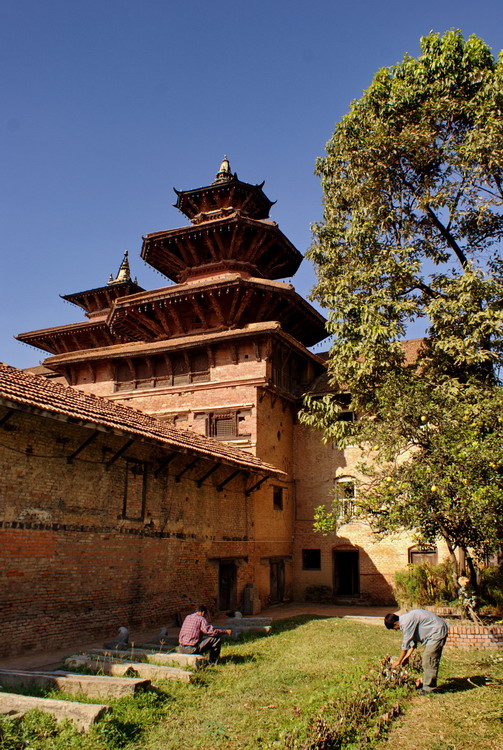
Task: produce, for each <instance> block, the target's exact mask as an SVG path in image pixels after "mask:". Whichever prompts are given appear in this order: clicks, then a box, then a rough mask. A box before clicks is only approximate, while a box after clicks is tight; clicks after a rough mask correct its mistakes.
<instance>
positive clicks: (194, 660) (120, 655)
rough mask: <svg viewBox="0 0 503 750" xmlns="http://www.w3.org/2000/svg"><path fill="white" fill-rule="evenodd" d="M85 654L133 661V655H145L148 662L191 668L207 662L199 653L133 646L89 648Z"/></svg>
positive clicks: (201, 665) (200, 667)
mask: <svg viewBox="0 0 503 750" xmlns="http://www.w3.org/2000/svg"><path fill="white" fill-rule="evenodd" d="M86 653H87V654H99V655H100V656H105V657H107V656H108V657H113V658H114V659H121V660H122V659H129V660H130V661H134V657H136V658H137V659H138V658H139V657H141V656H142V657H145V660H146V661H147V662H148V663H149V664H178V666H180V667H192V668H193V669H196V670H197V669H202V667H204V666H205V665H206V664H207V661H206V659H205V658H204V656H201V655H200V654H179V653H177V652H176V651H171V652H162V651H154V650H152V649H143V648H134V649H130V650H129V651H119V652H116V651H113V652H110V650H106V649H102V648H101V649H100V648H91V649H89V650H88V651H86Z"/></svg>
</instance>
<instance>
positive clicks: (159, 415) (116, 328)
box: [17, 158, 436, 609]
mask: <svg viewBox="0 0 503 750" xmlns="http://www.w3.org/2000/svg"><path fill="white" fill-rule="evenodd" d="M263 186H264V183H262V184H258V185H252V184H249V183H246V182H242V181H241V180H239V179H238V177H237V175H236V174H234V173H233V172H232V171H231V168H230V164H229V161H228V159H227V158H224V160H223V161H222V163H221V165H220V168H219V170H218V172H217V174H216V176H215V179H214V181H213V182H212V183H211V184H209V185H207V186H205V187H198V188H195V189H192V190H176V191H175V192H176V196H177V198H176V203H175V207H176V208H177V209H178V210H179V211H181V212H182V214H183V215H184V216H185V217H187V219H188V221H189V223H188V224H187V225H185V226H182V227H180V228H177V229H168V230H163V231H158V232H153V233H150V234H147V235H145V236H144V238H143V245H142V249H141V257H142V258H143V260H144V261H145V262H146V263H148V264H150V265H151V266H152V267H153V268H155V269H156V270H157V271H158V272H159V273H160V274H161V275H163V276H165V277H166V279H167V280H169V283H167V284H166V285H165V286H162V287H161V288H159V289H154V290H149V291H147V290H145V289H142V288H141V287H140V286H138V284H137V282H136V280H134V281H133V280H132V278H131V273H130V268H129V260H128V255H127V253H126V254H125V256H124V259H123V261H122V264H121V266H120V269H119V272H118V273H117V275H116V276H113V275H112V276H111V277H110V279H109V281H108V283H106V284H105V285H103V286H100V287H97V288H95V289H90V290H87V291H83V292H76V293H73V294H66V295H64V297H63V298H64V299H65V300H67V301H68V302H70V303H72V304H74V305H77V306H78V307H80V308H82V309H83V310H84V312H85V316H86V320H84V321H82V322H80V323H73V324H70V325H64V326H57V327H53V328H46V329H43V330H37V331H31V332H28V333H22V334H20V335H19V336H18V337H17V338H18V339H19V340H20V341H23V342H25V343H28V344H31V345H33V346H36V347H38V348H40V349H43V350H44V351H45V352H47V353H48V355H49V356H48V357H47V358H46V359H45V360H44V361H43V366H44V367H43V370H44V372H45V373H47V374H48V376H49V377H51V378H52V379H53V380H54V379H56V380H58V379H59V380H60V381H61V382H62V383H65V384H67V385H70V386H73V387H74V388H77V389H79V390H81V391H84V392H85V393H87V394H94V395H95V396H99V397H102V398H104V399H106V400H107V401H111V402H118V404H117V405H118V406H119V405H126V406H130V407H133V408H134V409H136V410H138V411H140V412H143V413H144V414H147V415H149V417H154V418H156V419H157V420H162V421H164V422H166V423H167V424H168V425H169V426H170V428H171V427H175V428H177V430H184V431H187V435H192V436H194V433H196V434H197V435H198V440H200V439H201V438H202V439H203V441H204V440H207V441H213V443H214V441H215V439H216V440H218V441H220V443H219V444H220V445H221V444H222V443H223V444H224V445H225V446H227V450H235V449H239V450H238V451H236V453H239V454H240V455H241V456H242V455H243V454H242V453H241V452H242V451H245V452H248V454H252V455H253V456H254V460H258V461H261V462H262V463H263V464H264V465H265V464H266V463H267V466H268V467H269V469H267V471H264V473H263V476H262V477H261V478H260V479H259V480H257V479H256V478H255V479H254V480H253V484H250V485H246V487H245V492H244V496H243V497H244V500H243V498H242V500H241V501H240V502H243V503H245V504H246V508H247V510H246V514H245V515H246V517H247V518H248V517H249V518H250V522H249V526H247V531H246V533H244V532H243V530H242V532H241V536H240V537H239V540H238V536H237V535H236V536H235V537H234V535H233V534H229V532H228V526H229V524H230V525H232V520H231V516H228V517H226V521H227V527H226V530H225V531H223V526H222V525H221V527H222V528H221V529H220V532H221V533H220V532H219V533H220V536H221V538H220V537H219V536H218V534H217V536H215V534H214V533H213V531H208V534H209V537H208V538H210V537H211V539H212V540H213V542H214V544H215V545H216V546H217V547H218V545H221V546H222V552H221V553H220V554H218V553H215V552H210V550H209V549H206V547H205V546H204V545H206V542H201V544H202V545H203V546H202V548H201V549H202V551H201V552H200V553H199V552H198V556H199V555H200V557H201V558H202V559H203V558H205V557H206V563H205V564H206V565H213V564H215V565H217V566H218V571H219V572H218V590H219V595H218V597H217V601H218V602H219V606H220V609H224V608H225V607H228V608H230V607H231V606H234V604H235V603H237V600H236V591H237V592H238V594H237V596H238V597H239V596H240V595H241V594H239V591H240V590H241V589H240V586H241V588H242V587H243V585H244V584H245V583H246V582H247V581H250V582H252V584H253V586H254V587H255V590H256V592H257V596H258V597H259V599H260V602H261V606H265V605H266V604H270V603H275V602H281V601H283V600H284V599H285V598H292V597H293V598H296V599H298V600H299V599H303V598H304V597H305V596H306V595H307V594H308V592H309V590H310V589H311V588H314V589H316V590H317V591H318V593H319V591H320V590H321V589H323V590H324V591H325V593H326V592H328V595H329V596H334V597H349V598H350V599H351V600H352V601H354V600H358V601H361V600H366V601H370V600H372V601H374V602H392V601H393V593H392V587H391V581H392V578H393V573H394V571H395V570H396V569H397V568H402V567H404V566H405V565H406V564H407V563H408V562H410V561H411V559H412V556H413V554H416V552H417V551H416V552H414V547H413V545H412V543H411V542H410V540H409V539H408V537H406V536H404V535H402V536H400V535H397V536H396V538H394V539H392V540H391V541H387V540H383V541H378V542H376V541H375V537H374V535H373V534H372V532H371V530H370V529H369V528H368V527H367V526H366V525H365V524H363V523H362V522H358V521H356V520H355V521H354V522H353V521H351V522H349V523H348V524H345V525H343V526H341V527H339V528H338V529H337V532H334V533H333V534H331V535H328V536H327V537H322V536H321V535H319V534H317V533H315V532H314V531H313V518H314V515H315V508H317V507H318V506H319V505H320V504H322V503H327V504H328V503H330V502H331V500H332V499H333V497H334V493H335V495H336V496H337V497H338V498H339V499H342V500H343V502H344V504H345V507H346V508H347V507H352V505H353V504H354V502H355V497H356V494H355V493H356V486H357V484H358V482H359V481H360V478H361V475H360V472H359V468H358V464H359V461H360V458H361V453H360V451H359V449H358V447H357V446H348V448H346V449H338V448H337V447H336V446H335V445H332V444H324V443H323V442H322V440H321V437H320V435H319V434H318V433H316V432H314V431H313V430H311V429H310V428H308V427H307V426H305V425H302V424H299V423H298V420H297V413H298V409H299V406H300V404H301V397H302V394H303V393H305V392H306V391H307V390H309V391H310V392H318V393H319V394H320V395H322V394H324V393H327V392H329V390H330V386H329V385H328V384H327V382H326V378H324V376H325V374H326V358H324V357H321V356H317V355H316V354H314V353H313V352H312V351H310V348H311V347H312V346H313V345H315V344H317V343H318V342H320V341H322V340H323V339H325V337H326V335H327V333H326V328H325V322H326V321H325V319H324V318H323V316H322V315H320V314H319V313H318V312H317V311H316V310H315V309H314V308H313V307H312V306H311V305H310V304H309V303H308V302H306V300H304V299H303V298H302V297H301V296H300V295H299V294H297V292H296V291H295V289H294V287H293V286H292V284H290V283H287V282H285V279H288V278H290V277H291V276H292V275H293V274H295V272H296V271H297V269H298V268H299V265H300V263H301V261H302V256H301V254H300V253H299V251H298V250H297V249H296V248H295V247H294V246H293V245H292V243H291V242H290V241H289V240H288V239H287V237H286V236H285V235H284V234H283V233H282V232H281V230H280V229H279V227H278V225H277V224H276V222H274V221H273V220H271V219H270V218H269V212H270V210H271V207H272V206H273V205H274V204H273V202H272V201H271V200H269V198H268V197H267V196H266V195H265V193H264V191H263ZM38 369H39V370H40V368H38ZM340 396H341V399H342V400H343V399H344V394H340ZM346 396H347V394H346ZM353 417H354V415H353V414H352V412H349V411H348V412H347V413H346V414H344V415H342V418H348V419H352V418H353ZM187 440H189V438H188V437H187ZM208 444H210V442H208ZM173 455H174V454H173ZM171 458H172V457H168V458H167V459H166V462H165V463H164V464H163V466H168V462H169V461H171ZM198 461H199V459H198V458H197V457H195V458H194V459H193V460H191V461H189V462H188V463H185V464H184V465H183V466H177V465H176V461H174V464H170V465H169V466H170V468H171V469H172V471H171V473H170V474H169V482H172V481H174V482H175V485H170V486H171V490H170V491H172V492H175V494H176V486H177V485H176V483H177V482H180V480H181V479H182V477H183V481H184V482H187V481H188V482H189V483H190V482H191V481H193V484H194V487H196V489H197V488H200V487H201V484H202V482H203V480H204V481H210V480H213V479H215V477H216V476H219V477H220V475H219V474H218V472H219V471H220V470H221V468H220V467H221V464H220V463H219V462H218V461H216V462H215V464H214V465H213V466H212V467H210V468H208V469H206V468H205V469H204V471H203V470H202V469H201V466H200V464H198ZM173 466H175V468H174V469H173ZM271 467H273V468H272V469H271ZM202 471H203V473H202V474H201V472H202ZM240 472H241V473H240ZM243 476H244V475H243V470H240V469H236V470H235V471H234V470H233V471H232V472H231V473H230V474H228V475H226V476H225V478H223V479H222V478H219V479H218V481H217V483H216V489H215V492H217V493H218V492H220V491H221V490H222V488H223V487H224V486H225V488H226V492H227V491H229V493H232V491H233V487H235V488H237V483H238V482H241V483H242V481H243ZM215 481H216V480H215ZM233 483H234V484H233ZM173 487H174V488H175V490H174V489H173ZM236 493H237V489H236ZM196 495H197V493H195V494H194V497H193V498H192V500H193V501H194V498H196ZM237 497H238V495H237V494H236V496H235V498H236V503H237V502H238V500H237ZM190 499H191V498H189V497H186V498H177V502H178V503H182V501H183V502H185V501H187V503H188V502H189V501H190ZM196 502H197V500H196ZM187 507H189V506H188V505H187ZM211 508H212V503H211V502H209V503H208V504H207V505H206V506H201V514H202V515H203V516H204V518H207V517H210V516H211V512H212V511H211ZM226 512H227V511H226ZM228 512H230V507H228ZM205 514H206V515H205ZM177 518H178V517H177ZM183 518H184V516H183V513H182V512H181V511H180V516H179V523H180V524H183V523H184V522H185V521H183ZM213 520H214V519H212V522H213ZM246 524H248V521H246ZM208 528H209V527H208ZM212 528H213V527H212ZM140 531H141V533H143V531H142V530H141V529H140ZM140 531H139V533H140ZM177 533H178V532H177ZM180 533H182V532H180ZM213 542H212V543H213ZM224 544H225V545H227V551H226V552H225V553H224V551H223V549H224V548H223V545H224ZM233 545H234V546H233ZM187 549H188V548H187ZM198 549H199V548H198ZM246 549H248V550H250V553H249V554H248V553H245V552H244V551H243V550H246ZM233 550H235V551H233ZM251 550H252V551H251ZM187 554H188V552H187ZM435 554H436V553H435ZM212 561H213V562H212ZM240 565H243V566H244V567H243V568H242V571H241V573H240V574H239V575H238V568H239V566H240ZM245 569H246V576H247V578H246V580H245V574H244V572H243V571H244V570H245ZM236 581H238V585H237V587H236ZM320 587H321V588H320ZM232 592H234V594H233V593H232Z"/></svg>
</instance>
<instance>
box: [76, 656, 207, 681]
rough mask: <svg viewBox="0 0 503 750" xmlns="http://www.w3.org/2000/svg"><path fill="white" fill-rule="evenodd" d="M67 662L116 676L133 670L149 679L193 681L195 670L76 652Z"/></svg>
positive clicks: (137, 674) (138, 675)
mask: <svg viewBox="0 0 503 750" xmlns="http://www.w3.org/2000/svg"><path fill="white" fill-rule="evenodd" d="M65 664H66V666H67V667H69V668H70V669H75V668H76V667H87V668H88V669H91V670H92V671H93V672H99V673H103V674H107V675H112V676H114V677H125V676H127V674H129V673H131V672H133V673H134V674H135V676H137V677H143V678H145V679H147V680H180V681H181V682H192V678H193V677H194V673H193V672H186V671H185V670H183V669H178V668H177V667H164V666H159V665H157V664H145V663H144V662H140V661H136V662H135V661H127V660H126V661H124V660H123V659H107V658H106V657H105V658H104V657H101V656H98V655H96V658H94V659H93V658H90V657H89V656H86V655H82V654H76V655H74V656H69V657H68V658H67V659H65Z"/></svg>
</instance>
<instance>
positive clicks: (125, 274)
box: [108, 250, 131, 284]
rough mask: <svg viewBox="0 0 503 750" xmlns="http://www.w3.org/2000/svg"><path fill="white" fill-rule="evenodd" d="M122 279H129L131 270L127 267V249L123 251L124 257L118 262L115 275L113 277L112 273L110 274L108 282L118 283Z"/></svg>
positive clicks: (122, 280)
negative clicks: (118, 265)
mask: <svg viewBox="0 0 503 750" xmlns="http://www.w3.org/2000/svg"><path fill="white" fill-rule="evenodd" d="M124 281H131V271H130V269H129V260H128V251H127V250H125V251H124V258H123V259H122V263H121V264H120V267H119V271H118V273H117V276H116V277H115V279H114V277H113V274H110V279H109V281H108V283H109V284H120V283H122V282H124Z"/></svg>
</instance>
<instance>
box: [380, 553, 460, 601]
mask: <svg viewBox="0 0 503 750" xmlns="http://www.w3.org/2000/svg"><path fill="white" fill-rule="evenodd" d="M394 593H395V597H396V599H397V601H398V603H399V605H400V607H403V608H408V609H410V608H411V607H424V606H429V605H433V604H443V605H446V604H449V603H451V602H454V601H455V600H456V599H457V596H458V592H457V590H456V587H455V585H454V580H453V566H452V563H451V561H450V560H445V561H444V562H442V563H439V564H438V565H430V564H429V563H426V562H424V563H419V564H418V565H408V566H407V568H406V569H405V570H399V571H397V572H396V573H395V586H394Z"/></svg>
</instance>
